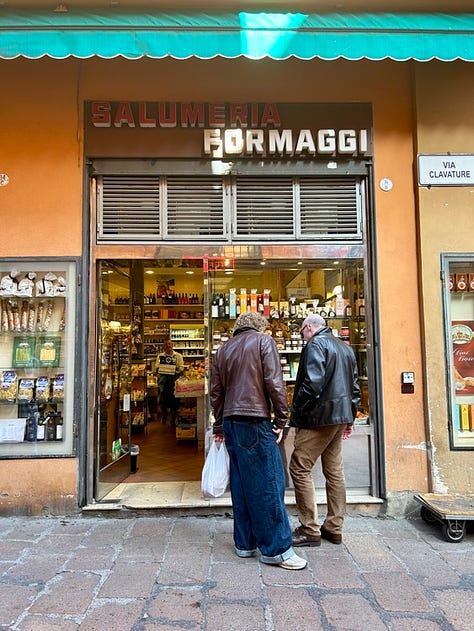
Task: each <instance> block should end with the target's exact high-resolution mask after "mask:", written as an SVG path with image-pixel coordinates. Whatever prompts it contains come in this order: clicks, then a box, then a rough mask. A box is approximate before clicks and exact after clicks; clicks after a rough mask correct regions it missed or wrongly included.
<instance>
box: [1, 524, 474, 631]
mask: <svg viewBox="0 0 474 631" xmlns="http://www.w3.org/2000/svg"><path fill="white" fill-rule="evenodd" d="M290 518H291V521H292V525H293V526H295V525H296V519H295V517H294V515H291V517H290ZM470 524H472V522H469V523H468V526H469V525H470ZM473 544H474V534H473V532H472V529H468V534H467V536H466V537H465V539H464V540H463V541H462V542H460V543H449V542H448V541H446V540H445V539H444V538H443V536H442V534H441V528H440V527H439V525H437V524H434V525H432V526H430V525H427V524H425V523H424V522H423V521H422V520H421V519H419V518H418V517H416V518H414V519H401V520H393V519H388V518H374V517H357V516H348V517H347V519H346V524H345V531H344V542H343V544H342V545H339V546H336V545H333V544H331V543H329V542H326V541H323V542H322V545H321V547H320V548H303V549H300V553H301V555H302V556H304V557H306V558H307V559H308V566H307V568H306V569H304V570H301V571H288V570H283V569H281V568H277V567H271V566H268V565H263V564H262V563H259V562H258V560H257V559H255V558H251V559H239V558H238V557H237V556H235V554H234V552H233V545H232V518H231V515H229V514H226V515H222V516H217V515H214V516H203V517H199V516H193V515H188V516H181V517H172V516H153V515H149V514H147V513H143V514H133V515H129V516H126V517H123V518H122V517H120V516H119V517H117V516H116V517H110V516H104V517H101V516H71V517H40V518H36V517H3V518H0V628H1V629H18V630H21V631H27V630H28V631H44V630H49V629H61V630H62V631H73V630H74V629H81V631H86V630H87V631H89V630H93V629H97V630H100V631H109V630H110V631H112V630H113V631H129V630H130V631H153V630H158V629H159V630H162V631H177V630H178V629H196V630H203V631H230V630H235V631H318V630H319V629H324V630H325V631H349V630H350V631H358V630H360V631H367V630H370V631H378V630H383V629H392V630H394V631H435V630H442V631H452V630H459V631H461V630H462V631H467V630H469V631H472V629H474V622H473V621H474V596H473V588H474V545H473Z"/></svg>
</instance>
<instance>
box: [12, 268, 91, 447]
mask: <svg viewBox="0 0 474 631" xmlns="http://www.w3.org/2000/svg"><path fill="white" fill-rule="evenodd" d="M76 278H77V272H76V263H75V262H73V261H66V260H48V261H43V260H42V261H39V260H33V259H32V260H30V261H28V260H26V259H21V260H11V261H8V260H5V259H4V260H3V261H2V263H1V265H0V313H1V316H0V317H1V330H0V457H2V458H19V457H41V456H68V455H72V454H73V452H74V428H73V419H74V416H75V415H74V407H75V401H74V381H75V375H74V370H75V365H79V363H80V362H79V361H78V358H77V356H75V350H74V349H75V334H76V329H77V326H76V322H75V317H76V308H75V305H76Z"/></svg>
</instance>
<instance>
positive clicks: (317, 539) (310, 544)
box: [292, 527, 321, 548]
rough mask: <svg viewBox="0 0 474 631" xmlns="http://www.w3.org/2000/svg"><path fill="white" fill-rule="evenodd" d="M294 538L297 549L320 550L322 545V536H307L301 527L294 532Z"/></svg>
mask: <svg viewBox="0 0 474 631" xmlns="http://www.w3.org/2000/svg"><path fill="white" fill-rule="evenodd" d="M292 538H293V546H294V547H295V548H303V547H305V548H318V547H319V546H320V545H321V535H306V534H305V533H304V532H301V528H300V527H298V528H295V529H294V530H293V532H292Z"/></svg>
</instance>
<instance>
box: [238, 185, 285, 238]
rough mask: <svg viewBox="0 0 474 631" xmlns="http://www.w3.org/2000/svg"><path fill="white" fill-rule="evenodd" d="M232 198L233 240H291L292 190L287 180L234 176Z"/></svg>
mask: <svg viewBox="0 0 474 631" xmlns="http://www.w3.org/2000/svg"><path fill="white" fill-rule="evenodd" d="M234 195H235V200H236V201H235V209H234V220H233V224H234V233H233V236H234V237H235V238H237V239H253V238H255V239H257V238H258V239H264V238H270V239H292V238H294V227H293V226H294V191H293V179H292V178H291V177H262V178H255V177H238V178H236V180H235V193H234Z"/></svg>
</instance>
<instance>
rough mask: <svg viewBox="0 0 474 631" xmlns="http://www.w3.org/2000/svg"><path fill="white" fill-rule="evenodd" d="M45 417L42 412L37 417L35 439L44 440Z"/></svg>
mask: <svg viewBox="0 0 474 631" xmlns="http://www.w3.org/2000/svg"><path fill="white" fill-rule="evenodd" d="M45 430H46V425H45V419H44V416H43V415H42V414H40V416H39V417H38V426H37V428H36V440H44V439H45V435H46V431H45Z"/></svg>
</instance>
